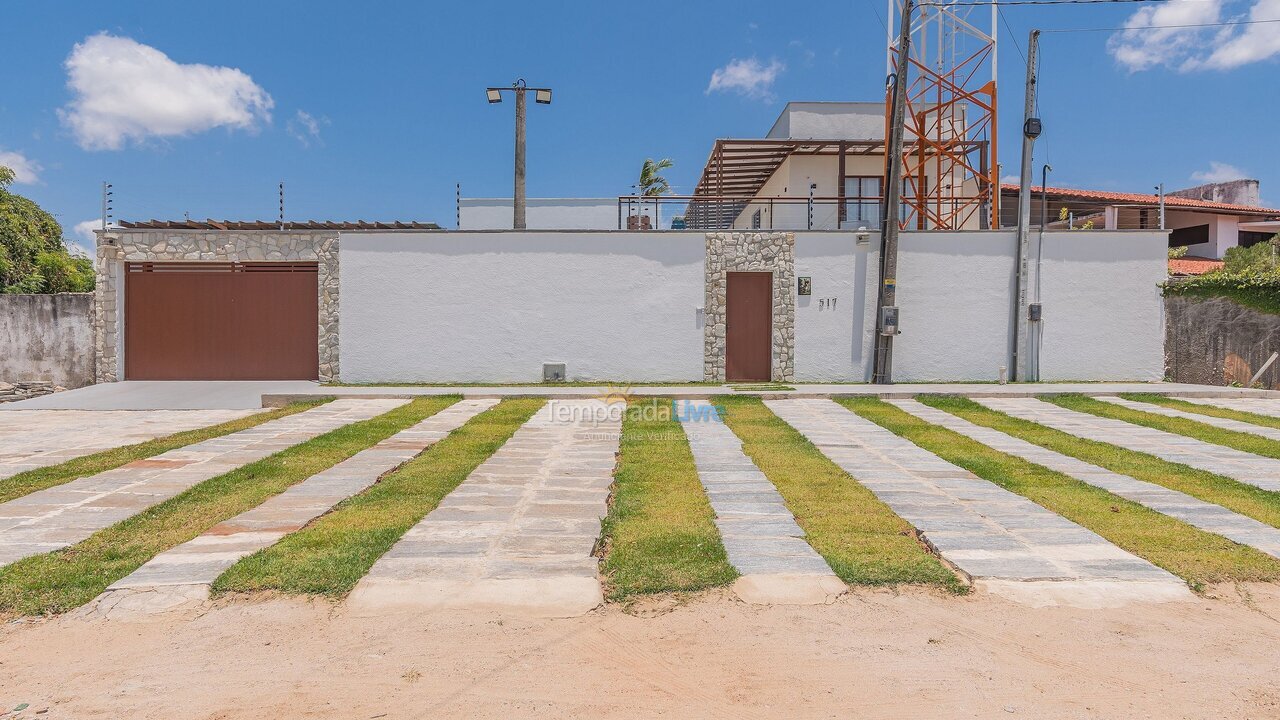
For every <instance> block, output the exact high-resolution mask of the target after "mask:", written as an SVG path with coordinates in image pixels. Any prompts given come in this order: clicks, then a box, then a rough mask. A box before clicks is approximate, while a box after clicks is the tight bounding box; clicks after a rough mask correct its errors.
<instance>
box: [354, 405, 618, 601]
mask: <svg viewBox="0 0 1280 720" xmlns="http://www.w3.org/2000/svg"><path fill="white" fill-rule="evenodd" d="M623 407H624V406H623V405H621V404H616V405H606V404H605V403H604V402H602V401H599V400H570V401H554V402H550V403H548V404H547V405H546V406H544V407H543V408H542V409H541V410H539V411H538V412H537V413H535V414H534V416H533V417H532V418H531V419H530V420H529V422H527V423H525V425H524V426H523V427H521V428H520V429H519V430H517V431H516V433H515V434H514V435H513V436H512V437H511V439H510V440H508V441H507V442H506V444H504V445H503V446H502V447H501V448H499V449H498V451H497V452H496V453H494V454H493V455H492V456H491V457H489V458H488V459H487V460H485V461H484V462H483V463H481V464H480V466H479V467H477V468H476V469H475V471H473V472H472V473H471V475H470V476H469V477H468V478H467V479H466V480H465V481H463V482H462V484H461V485H459V486H458V487H457V488H456V489H455V490H454V491H453V492H452V493H450V494H449V495H448V496H447V497H445V499H444V500H443V501H442V502H441V503H440V506H439V507H437V508H436V509H435V510H433V511H431V512H430V513H428V514H427V516H426V517H425V518H423V519H422V521H421V522H419V523H418V524H417V525H416V526H414V527H413V528H412V529H410V530H409V532H407V533H405V535H404V537H403V538H401V539H400V541H399V542H397V543H396V544H395V545H394V546H393V547H392V548H391V550H390V551H388V552H387V554H386V555H383V556H382V558H380V559H379V560H378V562H376V563H375V564H374V566H373V567H372V568H371V569H370V571H369V573H368V575H366V576H365V578H364V579H363V580H361V581H360V583H359V584H358V585H356V588H355V590H354V591H353V592H352V594H351V596H350V598H349V600H348V605H349V606H350V607H352V608H354V609H356V610H357V611H361V610H366V611H372V612H382V611H384V610H386V609H388V608H411V609H425V608H473V609H490V610H500V611H506V612H515V613H523V614H532V615H542V616H555V617H563V616H572V615H580V614H582V613H585V612H587V611H589V610H591V609H592V608H594V607H596V606H597V605H599V604H600V603H601V602H603V600H604V596H603V593H602V591H601V589H600V581H599V577H598V574H597V571H598V565H599V561H598V560H597V559H596V558H595V557H594V556H593V555H592V551H593V549H594V547H595V543H596V539H597V538H598V537H599V536H600V520H601V519H602V518H603V517H604V516H605V514H606V512H607V511H608V508H607V502H608V498H609V486H610V485H611V484H612V482H613V469H614V465H615V464H616V462H617V451H618V443H619V436H620V431H621V412H622V409H623ZM593 418H596V419H593Z"/></svg>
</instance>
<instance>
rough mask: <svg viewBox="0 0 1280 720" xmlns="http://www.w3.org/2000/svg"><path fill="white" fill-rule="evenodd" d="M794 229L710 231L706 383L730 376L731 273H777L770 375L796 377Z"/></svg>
mask: <svg viewBox="0 0 1280 720" xmlns="http://www.w3.org/2000/svg"><path fill="white" fill-rule="evenodd" d="M795 244H796V236H795V233H790V232H720V233H707V235H706V257H705V260H704V261H703V271H704V274H705V276H706V279H705V282H706V306H705V308H704V315H703V320H704V327H703V350H702V368H703V369H702V375H703V379H704V380H706V381H707V382H724V380H725V369H724V365H725V362H724V361H725V337H726V333H725V331H726V327H725V313H726V310H727V305H726V298H727V292H728V282H729V275H728V274H729V273H730V272H772V273H773V350H772V363H771V370H770V377H771V379H773V380H774V381H778V382H790V381H792V380H794V378H795V337H796V336H795V318H796V298H795Z"/></svg>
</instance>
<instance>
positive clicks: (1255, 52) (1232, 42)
mask: <svg viewBox="0 0 1280 720" xmlns="http://www.w3.org/2000/svg"><path fill="white" fill-rule="evenodd" d="M1248 19H1249V20H1255V21H1256V20H1280V0H1258V2H1257V3H1256V4H1255V5H1254V6H1253V7H1252V8H1250V9H1249V16H1248ZM1240 28H1242V29H1232V30H1230V31H1226V32H1223V33H1221V34H1220V35H1219V36H1218V37H1217V38H1216V42H1215V45H1216V46H1217V47H1216V48H1215V49H1214V51H1213V54H1211V55H1210V56H1209V57H1207V58H1205V59H1204V61H1203V62H1202V63H1199V64H1198V65H1197V66H1198V67H1205V68H1211V69H1214V70H1228V69H1230V68H1234V67H1239V66H1241V65H1247V64H1249V63H1252V62H1258V61H1259V60H1266V59H1267V58H1269V57H1273V56H1275V55H1280V23H1256V24H1254V25H1242V26H1240Z"/></svg>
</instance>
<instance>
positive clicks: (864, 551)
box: [715, 397, 968, 593]
mask: <svg viewBox="0 0 1280 720" xmlns="http://www.w3.org/2000/svg"><path fill="white" fill-rule="evenodd" d="M715 402H716V404H717V405H719V406H721V407H723V408H724V410H725V422H726V423H727V424H728V425H729V428H730V429H731V430H733V432H734V433H735V434H737V436H738V438H739V439H740V440H742V444H743V450H744V451H745V452H746V454H747V456H748V457H750V458H751V460H752V462H754V463H755V464H756V466H757V467H759V468H760V470H761V471H762V472H764V474H765V476H766V477H768V478H769V481H770V482H772V483H773V484H774V487H776V488H777V489H778V492H779V493H780V494H781V495H782V499H783V500H784V501H785V502H786V505H787V509H788V510H790V511H791V514H792V515H794V516H795V518H796V522H797V523H799V525H800V527H801V528H803V529H804V532H805V539H806V540H807V541H808V542H809V545H811V546H812V547H813V549H814V550H816V551H817V552H818V554H819V555H821V556H822V557H823V558H825V559H826V561H827V564H828V565H830V566H831V569H832V570H833V571H834V572H835V574H836V575H838V576H840V579H841V580H844V581H845V582H847V583H850V584H852V585H895V584H902V583H915V584H929V585H937V586H940V587H943V588H946V589H947V590H950V591H951V592H955V593H963V592H966V591H967V589H968V587H967V586H966V585H965V584H964V583H963V582H961V581H960V579H959V578H957V577H956V575H955V574H954V573H952V572H951V571H950V570H949V569H947V567H946V566H945V565H943V563H942V561H941V560H939V559H938V558H937V556H935V555H933V554H932V553H930V552H929V550H928V549H927V548H925V546H924V545H923V544H922V543H921V542H919V540H917V538H916V535H915V531H914V530H913V529H912V527H911V525H910V524H909V523H908V522H907V521H906V520H903V519H902V518H900V517H898V516H897V515H896V514H895V513H894V512H893V510H891V509H889V506H888V505H885V504H884V503H883V502H881V501H880V500H879V499H878V498H876V496H875V495H874V494H873V493H872V492H871V491H870V490H868V489H867V488H866V487H865V486H863V485H862V484H861V483H859V482H858V481H857V480H855V479H854V478H852V477H850V476H849V474H848V473H846V472H845V471H844V470H842V469H840V467H839V466H838V465H836V464H835V463H833V462H832V461H831V460H829V459H828V458H827V457H826V456H825V455H823V454H822V451H820V450H818V448H817V447H815V446H814V445H813V443H811V442H809V441H808V440H807V439H805V437H804V436H803V435H801V434H800V433H799V432H798V431H797V430H796V429H795V428H793V427H791V426H790V425H788V424H787V423H786V422H784V421H783V420H782V419H781V418H779V417H778V416H777V415H774V414H773V413H772V412H771V411H770V410H769V409H768V408H767V407H766V406H765V405H764V403H763V402H762V401H761V400H760V399H759V398H748V397H718V398H716V399H715Z"/></svg>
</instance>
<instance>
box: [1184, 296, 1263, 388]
mask: <svg viewBox="0 0 1280 720" xmlns="http://www.w3.org/2000/svg"><path fill="white" fill-rule="evenodd" d="M1164 303H1165V318H1166V319H1165V342H1164V356H1165V374H1166V376H1167V377H1168V378H1169V379H1170V380H1173V381H1175V382H1185V383H1199V384H1203V385H1229V384H1231V383H1233V382H1237V383H1241V384H1244V383H1247V382H1249V378H1251V377H1252V376H1253V374H1254V373H1255V372H1257V370H1258V368H1260V367H1262V364H1263V363H1265V362H1266V361H1267V358H1268V357H1269V356H1270V355H1271V353H1273V352H1275V351H1277V350H1280V315H1270V314H1268V313H1264V312H1259V311H1257V310H1251V309H1249V308H1247V307H1243V306H1241V305H1237V304H1236V303H1234V302H1232V301H1230V300H1226V299H1224V298H1209V299H1201V298H1192V297H1178V296H1172V297H1167V298H1165V300H1164ZM1258 382H1259V384H1261V385H1262V386H1263V387H1266V388H1269V389H1271V390H1276V389H1280V360H1277V361H1276V362H1275V363H1273V364H1272V365H1271V367H1270V368H1269V369H1268V370H1267V372H1266V373H1264V374H1263V376H1262V377H1261V378H1259V379H1258Z"/></svg>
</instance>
